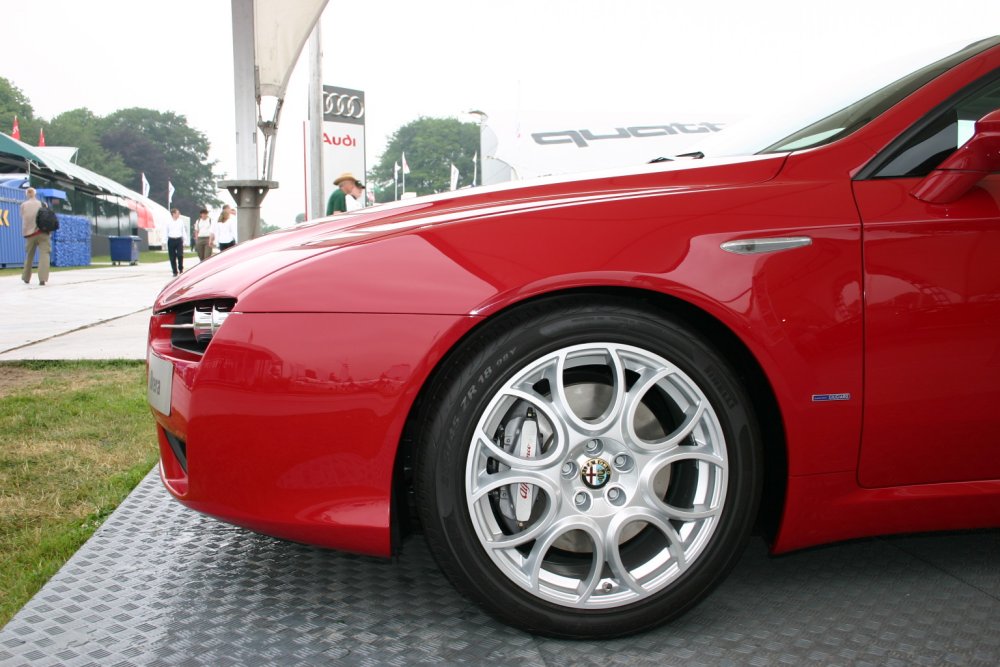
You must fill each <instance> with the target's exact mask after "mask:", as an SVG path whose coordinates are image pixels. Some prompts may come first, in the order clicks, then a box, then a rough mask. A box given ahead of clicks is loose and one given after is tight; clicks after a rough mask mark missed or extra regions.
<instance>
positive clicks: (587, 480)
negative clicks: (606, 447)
mask: <svg viewBox="0 0 1000 667" xmlns="http://www.w3.org/2000/svg"><path fill="white" fill-rule="evenodd" d="M580 477H581V478H582V479H583V483H584V484H586V485H587V486H589V487H590V488H592V489H599V488H601V487H602V486H604V485H605V484H607V483H608V480H610V479H611V466H610V465H609V464H608V462H607V461H605V460H604V459H590V460H589V461H587V462H586V463H585V464H583V467H582V468H580Z"/></svg>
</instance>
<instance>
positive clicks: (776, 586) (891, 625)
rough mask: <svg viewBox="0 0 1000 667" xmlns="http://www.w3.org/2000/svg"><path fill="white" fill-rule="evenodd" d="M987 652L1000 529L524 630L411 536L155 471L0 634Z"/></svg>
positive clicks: (352, 658)
mask: <svg viewBox="0 0 1000 667" xmlns="http://www.w3.org/2000/svg"><path fill="white" fill-rule="evenodd" d="M415 663H430V664H484V663H493V664H496V665H508V664H518V665H630V666H631V665H656V666H658V667H659V666H663V665H684V666H685V667H688V666H699V665H721V666H730V665H731V666H737V665H752V666H755V667H767V666H770V665H775V666H785V665H790V666H791V665H794V666H799V665H872V666H875V665H879V666H890V667H891V666H899V667H903V666H908V665H982V666H984V667H994V666H995V665H997V664H1000V531H983V532H976V533H964V534H951V535H936V536H931V537H896V538H886V539H878V540H866V541H860V542H852V543H849V544H843V545H836V546H832V547H826V548H822V549H814V550H810V551H805V552H800V553H795V554H791V555H788V556H784V557H781V558H769V557H768V556H767V553H766V550H765V547H764V544H763V542H761V541H759V540H756V541H754V542H752V543H751V545H750V548H749V549H748V550H747V552H746V554H745V555H744V557H743V558H742V560H741V561H740V563H739V565H738V566H737V568H736V570H735V571H734V572H733V573H732V575H730V577H729V579H728V580H727V581H726V582H725V583H724V584H723V585H722V586H721V587H719V589H718V590H717V591H716V592H715V593H713V594H712V595H711V597H709V598H708V599H707V600H706V601H705V602H703V603H702V604H701V605H700V606H698V607H697V608H696V609H695V610H694V611H693V612H691V613H689V614H688V615H687V616H685V617H684V618H682V619H680V620H679V621H676V622H674V623H672V624H670V625H668V626H665V627H661V628H659V629H656V630H654V631H652V632H648V633H646V634H643V635H639V636H636V637H631V638H628V639H622V640H616V641H608V642H586V641H575V642H571V641H557V640H551V639H544V638H536V637H532V636H530V635H527V634H525V633H523V632H520V631H517V630H513V629H511V628H508V627H506V626H504V625H501V624H499V623H498V622H496V621H494V620H493V619H492V618H490V617H488V616H486V615H485V614H483V613H482V612H480V611H479V609H478V608H477V607H475V606H474V605H473V604H472V603H470V602H468V601H467V600H465V599H464V598H462V597H461V596H459V595H458V594H457V593H456V592H455V591H454V590H453V589H452V588H451V586H450V585H449V584H448V582H447V581H445V579H444V578H443V576H442V575H441V574H440V573H439V572H438V570H437V567H436V566H435V564H434V562H433V560H432V559H431V557H430V554H429V553H428V551H427V549H426V547H425V546H424V543H423V540H422V537H421V536H416V537H414V538H412V539H410V540H409V541H408V542H407V543H406V544H405V548H404V552H403V555H402V557H401V558H400V559H398V560H396V561H381V560H378V559H373V558H367V557H362V556H352V555H347V554H341V553H337V552H331V551H322V550H319V549H312V548H309V547H304V546H301V545H296V544H290V543H287V542H281V541H278V540H274V539H271V538H268V537H263V536H260V535H256V534H254V533H250V532H248V531H245V530H242V529H239V528H234V527H232V526H228V525H226V524H223V523H219V522H217V521H214V520H212V519H209V518H207V517H204V516H201V515H199V514H197V513H195V512H193V511H190V510H187V509H185V508H183V507H182V506H180V505H179V504H177V503H175V502H173V501H172V500H170V498H169V496H168V495H167V493H166V491H165V490H163V488H162V487H161V486H160V484H159V480H158V479H157V478H156V475H155V471H154V473H151V474H150V476H148V477H147V478H146V479H145V480H144V481H143V482H142V484H140V485H139V487H138V488H137V489H136V490H135V492H133V494H132V495H131V496H130V497H129V498H128V499H127V500H126V501H125V502H124V503H123V504H122V505H121V507H119V509H118V510H117V511H116V512H115V513H114V514H113V515H112V516H111V517H110V518H109V519H108V521H107V522H106V523H105V525H104V526H103V527H102V528H101V529H100V530H99V531H98V532H97V534H95V535H94V537H93V538H91V540H90V541H89V542H87V544H86V545H85V546H84V547H83V548H82V549H80V551H79V552H78V553H77V554H76V555H75V556H74V557H73V558H72V559H71V560H70V561H69V562H68V563H67V564H66V565H65V566H64V567H63V568H62V570H60V572H59V573H58V574H57V575H56V576H55V577H54V578H53V579H52V580H51V581H50V582H49V583H48V584H47V585H46V586H45V587H44V588H43V589H42V590H41V591H40V592H39V593H38V595H36V596H35V598H34V599H32V600H31V601H30V602H29V603H28V604H27V605H26V606H25V607H24V609H22V610H21V611H20V612H19V613H18V614H17V616H15V617H14V618H13V619H12V620H11V622H10V623H8V624H7V626H6V627H4V628H3V629H2V630H0V665H4V666H7V665H72V666H83V665H94V666H98V665H99V666H101V667H104V666H107V665H114V666H119V667H127V666H130V665H211V666H213V667H215V666H223V665H323V664H325V665H334V664H336V665H408V664H415Z"/></svg>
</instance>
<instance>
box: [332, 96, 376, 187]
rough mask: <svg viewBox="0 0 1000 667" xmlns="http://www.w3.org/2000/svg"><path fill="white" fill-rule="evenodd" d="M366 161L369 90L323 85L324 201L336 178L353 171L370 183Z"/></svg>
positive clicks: (362, 179)
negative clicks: (366, 119) (366, 101)
mask: <svg viewBox="0 0 1000 667" xmlns="http://www.w3.org/2000/svg"><path fill="white" fill-rule="evenodd" d="M365 167H366V164H365V93H364V91H361V90H352V89H350V88H340V87H338V86H326V85H324V86H323V175H324V180H326V183H325V184H324V185H323V202H324V206H325V205H326V204H325V203H326V201H327V199H329V197H330V194H331V193H332V192H333V187H334V185H333V181H334V179H336V178H337V177H338V176H339V175H340V174H343V173H344V172H350V173H352V174H354V176H355V177H357V178H358V180H360V181H362V182H365V184H366V185H367V182H366V181H367V180H368V179H367V178H366V176H365V174H366V173H367V170H366V168H365Z"/></svg>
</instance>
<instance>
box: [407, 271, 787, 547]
mask: <svg viewBox="0 0 1000 667" xmlns="http://www.w3.org/2000/svg"><path fill="white" fill-rule="evenodd" d="M573 297H578V298H580V297H588V298H593V297H608V298H614V299H616V300H618V301H621V300H622V299H627V300H631V301H632V302H634V303H635V304H636V305H637V306H639V307H641V308H643V309H647V310H651V311H653V312H655V313H658V314H663V315H668V316H672V317H675V318H679V319H681V320H682V321H683V322H684V323H685V324H686V325H688V326H690V327H691V328H692V329H694V330H695V331H697V332H698V333H700V334H701V335H703V336H704V337H705V338H706V340H708V341H709V343H710V344H711V345H712V347H714V348H715V349H716V350H718V352H719V353H720V354H721V355H722V356H723V357H724V358H725V359H726V360H727V361H728V362H729V363H730V364H731V365H732V367H733V370H734V371H735V373H736V375H737V377H738V378H739V379H740V381H741V382H742V383H743V384H744V386H745V388H746V390H747V395H748V396H749V397H750V401H751V403H752V408H753V411H754V414H755V415H756V417H757V421H758V428H759V429H760V434H761V440H762V443H763V447H764V480H763V486H762V497H761V504H760V510H759V512H758V516H757V530H758V531H759V532H761V533H762V534H763V535H764V536H765V537H766V538H767V540H768V542H769V543H770V542H773V540H774V537H775V535H776V534H777V530H778V525H779V523H780V520H781V514H782V511H783V508H784V502H785V489H786V486H787V477H788V474H787V470H788V463H787V460H788V454H787V446H786V437H785V431H784V428H783V419H782V415H781V411H780V408H779V406H778V401H777V397H776V395H775V393H774V389H773V388H772V386H771V383H770V381H769V380H768V378H767V375H766V374H765V372H764V370H763V368H762V367H761V365H760V364H759V363H758V361H757V359H756V357H755V356H754V355H753V353H752V352H751V351H750V349H749V348H747V346H746V345H745V344H744V343H743V341H742V340H740V338H739V337H738V336H737V335H736V334H735V333H733V331H732V330H731V329H730V328H729V327H727V326H726V325H725V324H724V323H723V322H721V321H720V320H719V319H717V318H716V317H714V316H712V315H711V314H710V313H708V312H706V311H704V310H702V309H701V308H698V307H697V306H695V305H693V304H691V303H689V302H687V301H685V300H683V299H680V298H677V297H674V296H671V295H668V294H663V293H661V292H655V291H652V290H643V289H636V288H628V287H580V288H573V289H565V290H559V291H554V292H547V293H545V294H540V295H535V296H532V297H531V298H528V299H524V300H522V301H518V302H516V303H513V304H510V305H508V306H507V307H505V308H503V309H500V310H498V311H497V312H495V313H492V314H491V315H490V316H489V317H487V318H484V319H483V321H482V322H479V323H478V324H477V325H476V326H474V327H473V328H472V329H470V330H469V331H468V332H466V334H465V335H464V336H462V337H461V338H460V339H459V340H458V341H456V342H455V344H454V345H453V346H452V347H451V349H450V350H449V351H448V353H447V354H445V355H444V356H443V357H441V359H440V360H439V361H438V363H437V364H436V365H435V367H434V368H433V369H432V371H431V372H430V373H429V374H428V376H427V379H426V380H425V382H424V383H423V385H422V386H421V388H420V391H419V393H418V395H417V398H416V399H415V400H414V402H413V404H412V405H411V408H410V412H409V414H408V415H407V419H406V425H405V426H404V428H403V433H402V436H401V438H400V442H399V446H398V448H397V450H396V460H395V463H394V468H393V488H392V516H391V527H392V544H393V551H394V552H396V551H398V548H399V545H400V544H401V539H402V537H403V534H404V532H405V531H406V530H407V528H412V527H415V524H416V512H415V511H414V510H413V507H414V506H415V505H414V503H415V499H414V494H413V479H412V461H413V448H414V442H415V439H416V433H417V431H418V430H419V429H420V428H421V425H422V424H423V423H424V421H425V420H426V419H427V406H428V405H429V404H431V403H432V398H431V397H432V396H433V394H434V392H435V388H436V387H437V386H439V385H440V383H441V380H442V377H443V376H444V375H445V374H446V373H447V370H448V369H449V367H450V366H451V365H452V362H453V360H454V359H455V356H456V354H458V353H460V352H461V351H462V350H463V348H464V347H465V345H466V343H468V342H469V341H470V340H472V339H474V338H475V337H476V336H477V335H478V334H479V333H480V332H481V331H482V330H483V329H484V328H485V327H486V326H487V325H488V324H490V323H492V322H494V321H495V320H497V319H498V318H500V317H503V316H505V315H508V314H509V313H511V312H513V311H515V310H517V309H520V308H524V307H529V306H532V305H536V304H538V303H539V302H543V301H555V300H560V299H566V298H573Z"/></svg>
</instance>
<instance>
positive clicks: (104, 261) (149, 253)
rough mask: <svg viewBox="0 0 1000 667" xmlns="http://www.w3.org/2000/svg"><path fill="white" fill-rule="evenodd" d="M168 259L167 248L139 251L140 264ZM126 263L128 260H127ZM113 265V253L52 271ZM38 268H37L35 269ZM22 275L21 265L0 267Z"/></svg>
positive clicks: (189, 254) (9, 273)
mask: <svg viewBox="0 0 1000 667" xmlns="http://www.w3.org/2000/svg"><path fill="white" fill-rule="evenodd" d="M189 257H198V254H197V253H195V252H191V251H185V253H184V259H187V258H189ZM166 261H167V251H166V250H142V251H140V252H139V263H140V264H155V263H158V262H166ZM125 263H126V264H127V263H128V262H125ZM110 265H111V255H93V256H92V257H91V258H90V266H53V267H51V269H50V270H51V271H71V270H74V269H96V268H100V267H104V266H110ZM37 270H38V269H37V268H36V269H35V271H37ZM13 275H21V267H20V266H11V265H10V264H8V265H7V267H6V268H0V276H13Z"/></svg>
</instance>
